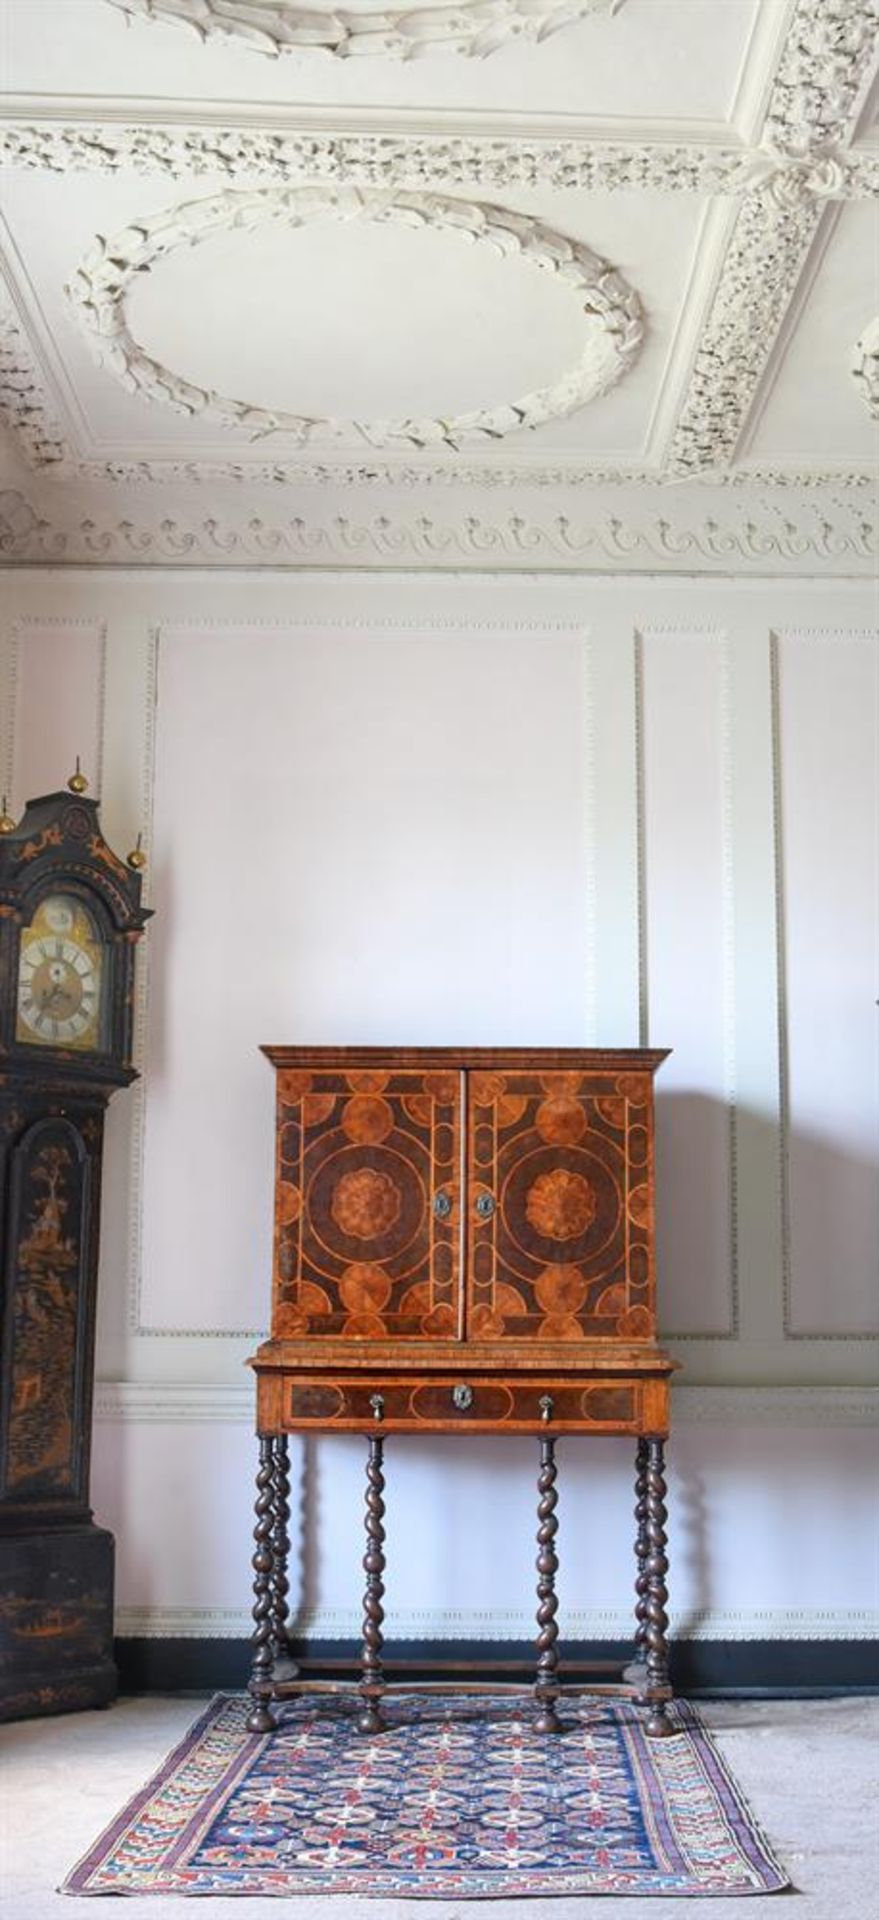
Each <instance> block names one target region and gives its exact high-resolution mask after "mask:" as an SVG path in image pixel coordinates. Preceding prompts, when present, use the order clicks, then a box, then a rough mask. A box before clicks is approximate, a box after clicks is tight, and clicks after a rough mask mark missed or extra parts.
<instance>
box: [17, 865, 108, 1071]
mask: <svg viewBox="0 0 879 1920" xmlns="http://www.w3.org/2000/svg"><path fill="white" fill-rule="evenodd" d="M102 958H103V955H102V948H101V942H100V939H99V937H98V933H97V929H96V927H95V923H94V921H93V919H92V916H91V914H90V913H89V911H88V909H87V908H86V907H84V906H83V905H82V903H81V901H79V900H78V899H76V898H75V897H74V896H73V895H72V894H50V895H49V896H48V898H47V899H45V900H42V901H41V902H40V905H39V907H38V908H37V911H36V913H35V914H34V917H33V920H32V921H31V924H30V926H29V927H25V928H24V930H23V932H22V936H21V949H20V960H19V969H18V1018H17V1025H16V1038H17V1039H18V1040H23V1041H25V1042H27V1043H29V1044H30V1045H31V1046H47V1047H79V1048H82V1049H85V1048H89V1047H91V1048H96V1047H99V1046H100V1044H101V1024H102V1022H101V1012H102V990H101V989H102Z"/></svg>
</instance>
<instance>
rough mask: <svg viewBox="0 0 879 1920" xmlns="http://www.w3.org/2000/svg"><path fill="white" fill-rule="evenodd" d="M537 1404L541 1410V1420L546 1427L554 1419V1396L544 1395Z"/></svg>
mask: <svg viewBox="0 0 879 1920" xmlns="http://www.w3.org/2000/svg"><path fill="white" fill-rule="evenodd" d="M537 1404H538V1406H539V1408H540V1418H541V1420H542V1421H543V1422H544V1425H548V1423H549V1421H550V1420H551V1419H552V1409H553V1398H552V1394H551V1393H542V1394H541V1396H540V1399H539V1400H538V1402H537Z"/></svg>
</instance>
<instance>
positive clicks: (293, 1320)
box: [272, 1062, 462, 1340]
mask: <svg viewBox="0 0 879 1920" xmlns="http://www.w3.org/2000/svg"><path fill="white" fill-rule="evenodd" d="M460 1115H461V1076H460V1074H458V1073H456V1072H447V1071H443V1072H419V1071H412V1070H410V1069H398V1068H396V1067H394V1065H393V1063H391V1062H389V1063H388V1066H387V1068H386V1069H385V1070H375V1069H374V1068H373V1069H370V1070H367V1071H357V1070H355V1069H353V1068H352V1069H351V1070H350V1071H349V1070H346V1069H344V1068H338V1069H337V1068H325V1067H319V1068H314V1069H311V1070H309V1069H307V1068H303V1069H302V1070H301V1071H300V1070H298V1069H297V1068H291V1067H282V1068H280V1069H279V1071H278V1108H277V1162H276V1188H275V1258H274V1287H273V1303H274V1313H273V1322H272V1332H273V1334H274V1336H275V1337H276V1338H287V1339H298V1338H300V1337H302V1336H306V1337H307V1338H308V1339H312V1338H314V1337H318V1338H320V1337H322V1336H332V1337H335V1338H345V1339H352V1340H383V1339H390V1338H400V1339H407V1340H437V1339H443V1340H449V1339H459V1338H460V1337H461V1333H462V1326H461V1322H462V1311H461V1292H460V1258H459V1240H460V1213H459V1197H460V1196H459V1189H460Z"/></svg>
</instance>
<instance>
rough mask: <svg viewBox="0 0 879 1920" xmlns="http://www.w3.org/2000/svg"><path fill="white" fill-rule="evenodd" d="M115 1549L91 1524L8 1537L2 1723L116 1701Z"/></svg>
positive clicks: (0, 1592) (2, 1584)
mask: <svg viewBox="0 0 879 1920" xmlns="http://www.w3.org/2000/svg"><path fill="white" fill-rule="evenodd" d="M113 1551H114V1549H113V1535H112V1534H111V1533H108V1532H107V1531H106V1529H105V1528H103V1527H96V1526H93V1525H92V1524H91V1523H84V1524H83V1525H80V1526H72V1527H40V1528H37V1527H34V1528H33V1529H29V1530H27V1531H25V1530H24V1529H23V1530H22V1531H21V1532H17V1533H3V1534H0V1596H2V1597H0V1721H4V1720H23V1719H30V1718H33V1717H35V1716H37V1715H40V1714H50V1713H73V1712H77V1711H79V1710H80V1709H82V1708H85V1707H106V1706H108V1705H109V1703H110V1701H111V1700H114V1699H115V1697H116V1693H117V1690H118V1675H117V1672H116V1668H115V1665H114V1662H113ZM35 1595H39V1598H38V1599H37V1598H35V1597H34V1596H35Z"/></svg>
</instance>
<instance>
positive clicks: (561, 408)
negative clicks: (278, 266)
mask: <svg viewBox="0 0 879 1920" xmlns="http://www.w3.org/2000/svg"><path fill="white" fill-rule="evenodd" d="M320 219H331V220H338V221H343V222H345V221H351V220H365V221H372V222H375V223H377V224H381V225H394V226H400V227H404V228H408V229H410V230H415V231H417V230H419V229H423V228H425V227H430V228H434V229H437V230H439V231H441V232H447V233H451V234H453V235H457V236H459V237H460V238H461V239H462V240H464V241H469V242H471V243H473V244H476V245H479V246H487V247H490V248H492V249H493V250H494V251H495V252H497V253H500V254H501V255H502V256H503V257H504V258H505V259H507V260H515V261H521V262H522V263H523V264H525V265H526V266H530V267H533V268H535V269H537V270H538V271H540V272H543V273H550V274H553V275H555V276H557V278H558V280H559V281H560V282H561V283H562V284H563V286H564V287H565V288H566V289H568V290H569V291H570V292H571V294H572V296H573V297H574V298H575V299H576V300H577V301H578V303H580V304H582V310H583V312H584V314H585V315H586V316H587V332H586V339H585V342H584V347H583V351H582V353H581V356H580V358H579V360H578V361H577V362H576V364H575V365H574V366H573V367H571V368H570V369H569V370H568V371H567V372H566V373H565V374H563V375H562V377H561V378H560V379H558V380H556V381H555V382H554V383H553V384H552V385H551V386H547V387H543V388H540V389H539V390H538V391H537V392H534V393H529V394H525V395H523V396H522V397H521V398H517V399H516V400H514V401H511V402H509V403H501V404H499V405H496V406H492V407H481V408H477V409H474V410H472V411H471V412H468V413H462V414H459V415H457V416H456V417H454V418H452V419H441V418H431V417H425V418H423V419H403V420H373V421H368V422H366V421H357V420H337V419H332V418H310V417H308V416H306V415H303V414H297V413H290V412H288V411H286V410H285V409H281V408H279V409H277V410H276V411H273V410H270V409H268V408H266V407H259V406H252V405H251V404H249V403H248V402H247V401H244V400H237V399H232V398H227V397H225V396H223V395H221V394H218V393H215V392H213V391H211V390H209V389H207V388H202V387H199V386H196V385H195V384H194V383H193V382H192V381H190V380H186V379H184V378H182V377H181V376H180V375H178V374H175V373H174V372H173V370H172V369H170V368H168V367H163V366H162V365H161V364H160V362H159V361H157V360H154V359H153V358H152V357H151V355H150V354H148V353H147V352H146V351H145V350H144V349H143V348H142V347H141V346H139V345H138V342H137V341H136V340H135V339H134V336H133V334H132V333H131V330H130V328H129V325H128V320H127V316H126V297H127V295H128V293H129V291H130V289H131V287H132V285H133V283H134V282H135V278H136V276H137V275H138V274H140V273H143V272H148V271H150V270H152V269H153V268H154V267H155V264H156V262H157V261H159V260H161V259H162V258H165V257H167V256H168V254H170V253H173V252H175V251H176V250H177V249H178V248H180V247H190V246H198V245H202V244H203V243H204V242H205V241H207V240H210V239H212V238H213V237H214V236H215V235H217V234H224V233H230V232H236V233H248V232H253V231H255V230H257V229H259V228H262V227H264V226H266V225H270V224H273V223H278V224H283V225H284V226H286V227H290V228H297V227H302V226H305V225H307V224H308V223H310V222H311V221H313V220H320ZM67 292H68V294H69V296H70V299H71V301H72V303H73V306H74V308H75V310H76V312H77V314H78V317H79V319H80V321H81V323H82V325H83V328H84V330H85V332H86V334H87V335H88V336H89V338H90V340H91V344H92V347H93V349H94V351H95V353H96V356H97V358H98V359H99V360H100V362H101V364H102V365H104V366H106V367H107V368H108V370H109V371H110V372H111V373H113V374H115V376H116V378H117V379H118V380H119V381H120V383H121V385H122V386H123V387H124V388H125V389H126V391H127V392H129V393H138V394H141V395H143V396H144V397H145V398H146V399H147V400H155V401H158V402H160V403H161V404H163V405H165V406H170V407H172V408H173V409H174V411H175V412H177V413H183V414H186V415H188V416H190V417H191V418H195V419H198V420H199V421H202V420H211V421H216V422H217V423H218V424H219V425H221V426H224V427H243V428H244V429H245V430H246V431H247V432H249V433H250V434H251V435H252V436H253V437H255V438H257V437H258V438H262V437H263V436H265V435H266V434H272V433H281V434H284V435H285V436H287V437H289V438H290V439H292V440H293V441H294V442H295V443H296V445H298V446H306V445H308V444H309V443H310V442H311V441H313V440H343V441H345V440H347V441H348V442H349V443H350V442H351V441H352V440H353V441H354V442H355V443H358V442H359V443H363V442H365V443H366V444H367V445H369V446H374V447H386V446H400V447H404V448H410V449H411V448H419V447H438V446H447V447H451V448H454V449H457V448H458V447H459V446H461V445H467V444H468V443H471V442H473V441H477V442H478V441H480V440H490V441H496V440H500V439H503V438H504V436H505V435H506V434H508V433H515V432H518V431H519V430H520V429H522V428H525V427H536V426H542V425H543V424H544V423H545V422H546V421H548V420H561V419H565V418H566V417H567V416H568V415H569V414H571V413H574V412H576V411H577V410H578V409H579V408H580V407H583V406H585V405H586V404H587V402H588V401H590V400H593V399H595V397H596V396H597V395H598V394H602V393H606V392H607V391H608V389H609V388H610V387H612V386H615V385H616V382H617V381H618V380H619V379H620V378H621V377H622V375H623V374H624V373H626V372H627V371H628V369H629V367H630V366H631V364H632V362H633V360H634V359H635V358H636V356H637V354H638V351H639V349H640V346H641V341H642V339H643V335H644V324H643V320H642V317H641V308H640V304H639V301H638V297H637V295H636V294H635V293H634V292H633V290H632V288H631V287H630V286H628V284H627V282H626V281H625V280H624V279H623V277H622V275H621V274H619V273H617V272H616V270H615V269H614V268H613V267H612V266H610V265H609V263H608V262H607V261H606V260H603V259H601V257H600V256H599V255H598V254H595V253H592V252H591V251H590V249H589V248H588V247H585V246H582V245H581V244H580V243H579V242H576V241H573V240H569V239H568V238H567V237H566V236H565V235H564V234H561V233H557V232H554V231H553V229H552V228H549V227H546V226H543V225H542V224H541V223H540V222H539V221H537V220H534V219H532V218H531V217H530V216H529V215H527V214H520V213H513V212H510V211H508V210H507V209H505V208H501V207H492V206H486V205H484V204H478V203H474V202H467V201H462V200H445V199H442V198H440V197H439V196H438V195H426V194H416V193H405V194H404V193H399V194H396V195H395V196H393V197H389V196H388V195H387V194H382V193H373V194H365V193H361V192H359V191H358V190H357V189H356V188H353V187H350V188H346V189H338V188H335V187H324V186H315V187H299V188H296V187H289V188H286V187H284V188H269V189H265V188H263V189H254V190H253V191H251V192H247V191H240V192H235V191H233V190H231V189H230V190H229V191H228V192H225V193H221V194H217V195H215V196H214V197H213V198H211V199H205V200H192V201H187V202H184V203H183V204H182V205H181V206H177V207H171V208H169V209H167V210H166V211H164V212H162V213H158V214H154V215H152V216H151V217H149V218H147V219H144V220H140V221H136V222H134V221H133V222H132V223H131V225H130V226H128V227H126V228H124V229H123V230H122V231H121V232H119V233H116V234H114V235H113V236H112V238H111V239H109V240H101V241H100V242H99V244H98V245H97V246H96V247H95V248H94V249H93V250H92V252H91V253H89V254H88V255H87V256H86V258H85V260H84V261H83V262H82V264H81V265H80V266H79V267H78V268H77V270H76V272H75V273H74V274H73V276H72V278H71V280H70V283H69V285H68V288H67Z"/></svg>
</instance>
